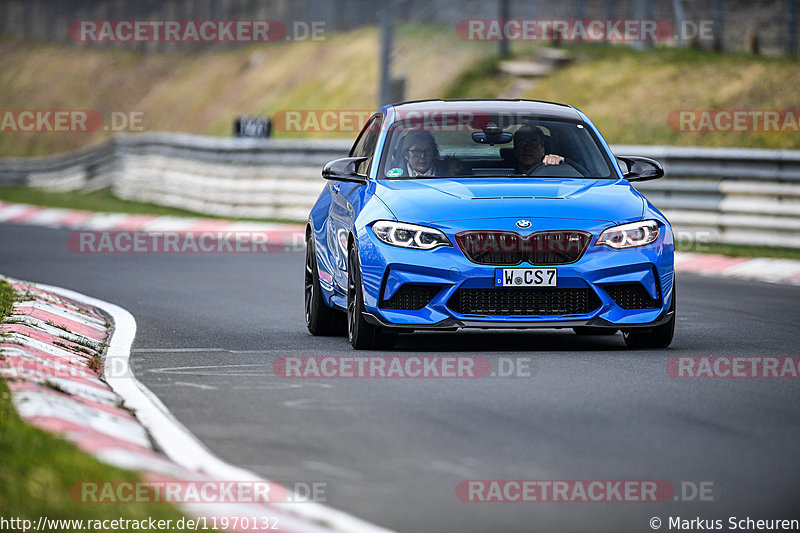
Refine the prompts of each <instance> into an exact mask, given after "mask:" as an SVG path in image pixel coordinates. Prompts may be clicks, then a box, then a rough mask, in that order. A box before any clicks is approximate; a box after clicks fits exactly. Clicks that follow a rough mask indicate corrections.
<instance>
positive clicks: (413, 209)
mask: <svg viewBox="0 0 800 533" xmlns="http://www.w3.org/2000/svg"><path fill="white" fill-rule="evenodd" d="M322 175H323V177H324V178H325V179H327V180H328V183H327V186H326V187H325V189H324V190H323V191H322V193H321V194H320V196H319V198H318V199H317V202H316V204H315V205H314V207H313V209H312V210H311V213H310V214H309V217H308V224H307V228H306V262H305V316H306V322H307V326H308V330H309V331H310V332H311V333H312V334H314V335H337V334H343V333H344V331H347V333H348V337H349V339H350V343H351V344H352V345H353V347H354V348H356V349H375V348H390V347H392V346H393V345H394V343H395V341H396V339H397V335H398V334H399V333H408V332H413V331H415V330H442V331H447V330H457V329H460V328H482V329H493V328H506V329H509V328H512V329H523V328H572V329H573V330H574V331H575V332H576V333H578V334H582V335H589V334H614V333H616V332H618V331H621V332H622V336H623V338H624V341H625V344H626V345H627V346H628V347H631V348H656V347H666V346H668V345H669V344H670V343H671V342H672V337H673V332H674V329H675V279H674V269H673V266H674V265H673V255H674V245H673V235H672V228H671V227H670V224H669V222H668V221H667V219H666V218H665V217H664V215H663V214H661V213H660V212H659V211H658V209H656V208H655V207H654V206H653V205H652V204H651V203H650V202H649V201H648V200H647V199H646V198H645V197H644V196H642V195H641V194H640V193H639V192H638V191H636V189H634V188H633V187H632V186H631V183H630V182H633V181H642V180H648V179H655V178H659V177H661V176H663V175H664V171H663V169H662V167H661V166H660V165H659V164H658V163H657V162H655V161H653V160H651V159H647V158H643V157H635V156H628V157H622V156H618V157H617V156H615V155H614V154H612V153H611V150H610V149H609V147H608V145H607V144H606V142H605V141H604V140H603V138H602V137H601V135H600V132H599V131H598V130H597V128H596V127H595V126H594V124H592V122H591V121H590V120H589V119H588V118H587V117H586V115H584V114H583V113H582V112H580V111H579V110H577V109H575V108H574V107H571V106H568V105H562V104H556V103H549V102H538V101H530V100H428V101H419V102H409V103H404V104H399V105H392V106H386V107H383V108H381V109H380V110H378V111H377V112H376V113H375V114H374V115H373V116H372V117H371V118H370V119H369V120H368V121H367V123H366V124H365V125H364V127H363V129H362V131H361V133H360V134H359V136H358V138H357V139H356V141H355V143H354V144H353V147H352V149H351V150H350V154H349V157H346V158H343V159H337V160H335V161H331V162H330V163H328V164H327V165H325V168H324V169H323V171H322Z"/></svg>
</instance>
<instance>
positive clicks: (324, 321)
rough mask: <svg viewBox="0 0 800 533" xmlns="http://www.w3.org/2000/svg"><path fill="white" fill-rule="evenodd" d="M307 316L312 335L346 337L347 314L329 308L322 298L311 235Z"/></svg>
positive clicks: (306, 288) (307, 248)
mask: <svg viewBox="0 0 800 533" xmlns="http://www.w3.org/2000/svg"><path fill="white" fill-rule="evenodd" d="M305 316H306V327H308V331H309V332H310V333H311V334H312V335H319V336H325V337H329V336H334V335H344V332H345V327H346V324H345V319H346V316H345V314H344V313H342V312H341V311H337V310H336V309H331V308H330V307H328V306H327V305H326V304H325V300H324V299H323V297H322V288H321V287H320V286H319V269H318V268H317V254H316V252H315V250H314V236H313V235H309V236H308V241H307V242H306V267H305Z"/></svg>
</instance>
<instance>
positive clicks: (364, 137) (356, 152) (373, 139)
mask: <svg viewBox="0 0 800 533" xmlns="http://www.w3.org/2000/svg"><path fill="white" fill-rule="evenodd" d="M382 122H383V116H382V115H375V116H373V117H372V118H371V119H370V120H369V122H367V125H366V126H364V129H363V130H361V134H360V135H359V136H358V139H357V140H356V143H355V145H353V149H352V150H350V157H368V158H369V159H367V160H366V161H364V162H363V163H361V164H360V165H359V166H358V169H357V171H358V173H359V174H362V175H365V176H366V174H367V172H368V171H369V166H370V164H371V163H372V157H373V156H374V155H375V146H376V145H377V144H378V135H379V134H380V132H381V123H382Z"/></svg>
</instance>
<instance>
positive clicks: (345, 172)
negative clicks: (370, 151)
mask: <svg viewBox="0 0 800 533" xmlns="http://www.w3.org/2000/svg"><path fill="white" fill-rule="evenodd" d="M367 159H369V157H343V158H342V159H334V160H333V161H330V162H328V163H326V164H325V167H324V168H323V169H322V177H323V178H325V179H326V180H336V181H353V182H355V183H366V182H367V177H366V176H365V175H363V174H359V173H358V167H359V166H360V165H361V163H363V162H364V161H366V160H367Z"/></svg>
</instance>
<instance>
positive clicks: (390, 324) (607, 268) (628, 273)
mask: <svg viewBox="0 0 800 533" xmlns="http://www.w3.org/2000/svg"><path fill="white" fill-rule="evenodd" d="M666 229H667V231H662V232H661V234H660V235H659V238H658V240H656V241H655V242H654V243H652V244H650V245H648V246H642V247H638V248H631V249H627V250H612V249H610V248H608V247H606V246H596V245H595V244H594V242H595V241H596V239H597V237H598V235H599V233H600V231H602V228H601V227H598V228H592V230H591V231H592V234H593V238H592V241H591V244H590V246H589V248H588V249H587V250H586V252H585V253H584V254H583V256H582V257H581V258H580V259H579V260H578V261H577V262H575V263H571V264H560V265H535V267H536V268H540V267H542V268H543V267H546V268H556V269H557V270H558V285H557V288H559V289H561V288H566V289H588V290H590V291H592V293H593V295H594V296H596V299H595V298H593V302H595V303H596V305H594V304H593V305H592V309H591V310H589V311H588V312H584V313H571V314H537V315H523V314H503V315H500V314H462V313H460V312H458V311H457V310H456V309H454V308H453V306H452V300H451V298H452V297H453V296H454V295H455V294H456V292H457V291H459V290H460V289H494V288H495V286H494V279H495V269H496V268H503V267H500V266H493V265H479V264H476V263H473V262H471V261H469V259H467V257H466V256H465V255H464V254H463V253H462V251H461V250H460V248H459V247H458V245H457V244H456V243H455V240H454V239H452V237H451V234H450V233H449V232H447V233H448V237H451V241H452V242H453V243H454V245H453V246H447V247H439V248H436V249H435V250H430V251H423V250H409V249H404V248H398V247H395V246H389V245H387V244H385V243H383V242H381V241H379V240H378V239H377V237H375V235H374V234H373V233H372V230H371V229H370V228H365V231H364V232H363V233H362V234H361V235H359V254H360V258H361V265H362V281H363V285H364V304H365V313H364V318H365V320H367V321H368V322H370V323H372V324H373V325H379V326H382V327H385V328H397V329H400V330H403V329H405V330H422V329H435V330H454V329H460V328H481V329H509V328H510V329H528V328H571V327H599V328H618V329H627V328H642V327H644V328H647V327H653V326H657V325H659V324H662V323H665V322H667V321H668V320H669V319H670V318H671V316H672V314H673V312H672V311H671V310H670V305H671V303H672V298H673V276H674V270H673V268H674V262H673V255H674V248H673V242H672V232H671V231H669V228H666ZM525 267H534V265H530V264H521V265H518V266H516V267H515V268H525ZM407 284H412V285H416V286H420V285H428V286H432V287H435V288H436V290H435V296H433V298H432V299H431V300H430V301H429V302H428V303H427V305H425V306H424V307H422V308H421V309H415V310H408V309H389V308H386V304H385V303H386V301H388V300H390V299H391V298H392V296H393V295H394V294H395V293H396V291H397V290H398V289H400V288H401V287H403V286H405V285H407ZM621 284H625V285H631V284H639V285H640V286H641V287H642V288H643V290H644V291H646V293H647V295H648V296H649V298H650V299H651V300H652V301H653V302H658V304H657V306H655V305H654V306H652V307H650V308H643V309H626V308H623V307H622V306H621V305H620V304H619V303H618V302H617V301H615V299H614V298H613V297H612V295H611V294H610V293H609V288H612V287H618V286H620V285H621ZM502 290H509V291H513V290H518V289H502ZM535 290H537V291H548V290H552V289H549V288H540V289H535Z"/></svg>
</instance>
